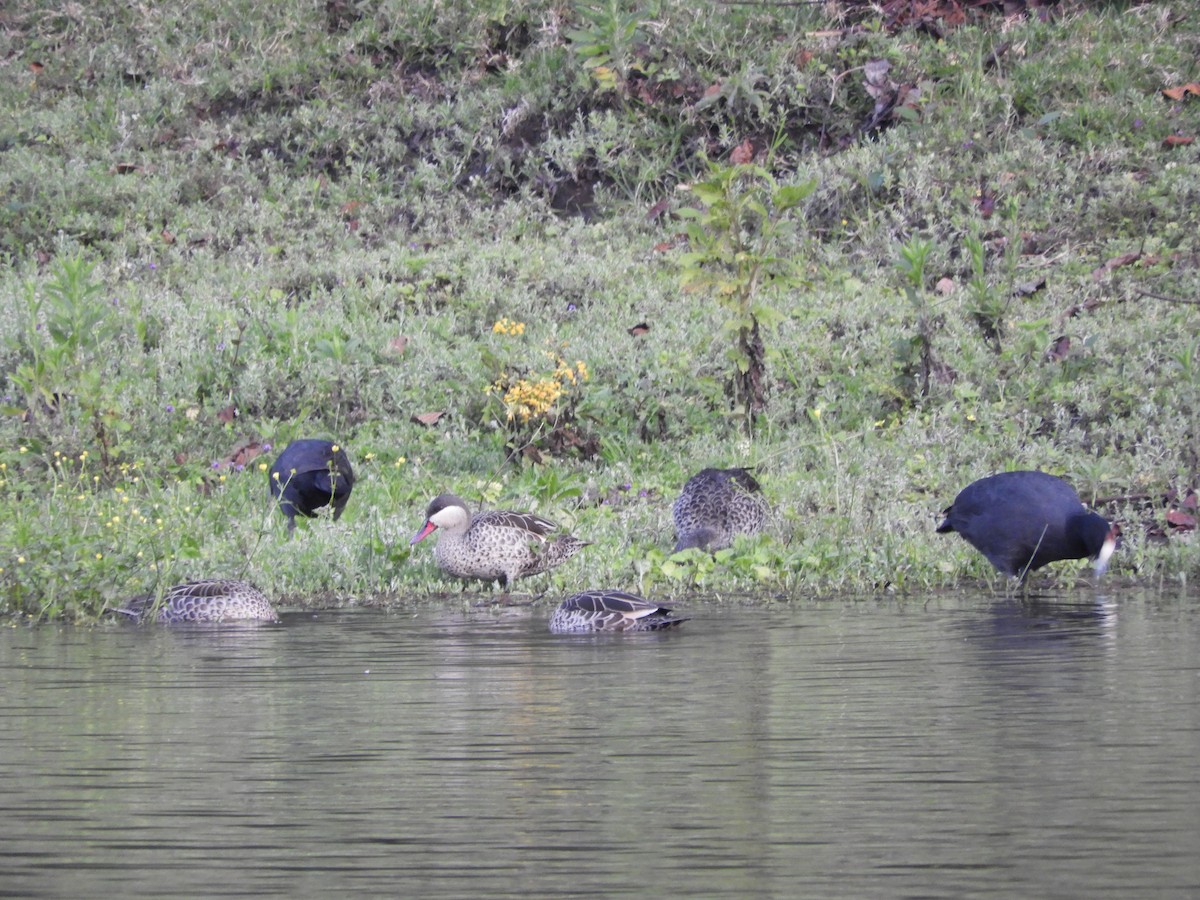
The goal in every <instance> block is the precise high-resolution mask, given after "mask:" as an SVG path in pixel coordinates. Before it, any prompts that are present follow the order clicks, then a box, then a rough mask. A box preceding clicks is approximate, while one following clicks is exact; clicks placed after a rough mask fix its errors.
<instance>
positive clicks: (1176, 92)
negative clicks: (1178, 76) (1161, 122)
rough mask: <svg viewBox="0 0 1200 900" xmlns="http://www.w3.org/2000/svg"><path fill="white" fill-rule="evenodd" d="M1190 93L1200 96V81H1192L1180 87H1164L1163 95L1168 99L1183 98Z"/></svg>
mask: <svg viewBox="0 0 1200 900" xmlns="http://www.w3.org/2000/svg"><path fill="white" fill-rule="evenodd" d="M1188 94H1196V95H1197V96H1200V82H1197V81H1192V82H1189V83H1188V84H1181V85H1179V87H1173V88H1163V96H1164V97H1166V98H1167V99H1168V100H1182V99H1183V98H1184V97H1186V96H1187V95H1188Z"/></svg>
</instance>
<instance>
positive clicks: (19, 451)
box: [17, 446, 29, 453]
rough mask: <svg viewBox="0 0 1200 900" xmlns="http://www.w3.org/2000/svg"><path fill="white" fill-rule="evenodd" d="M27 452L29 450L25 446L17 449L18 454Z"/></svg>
mask: <svg viewBox="0 0 1200 900" xmlns="http://www.w3.org/2000/svg"><path fill="white" fill-rule="evenodd" d="M28 451H29V448H28V447H26V446H20V447H18V448H17V452H18V453H27V452H28Z"/></svg>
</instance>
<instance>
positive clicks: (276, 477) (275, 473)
mask: <svg viewBox="0 0 1200 900" xmlns="http://www.w3.org/2000/svg"><path fill="white" fill-rule="evenodd" d="M271 477H272V478H274V479H275V480H276V481H278V480H279V473H278V472H272V473H271Z"/></svg>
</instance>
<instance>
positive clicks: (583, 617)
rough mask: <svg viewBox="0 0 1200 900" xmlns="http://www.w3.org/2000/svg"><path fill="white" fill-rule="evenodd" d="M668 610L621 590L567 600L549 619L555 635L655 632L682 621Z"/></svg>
mask: <svg viewBox="0 0 1200 900" xmlns="http://www.w3.org/2000/svg"><path fill="white" fill-rule="evenodd" d="M686 621H687V619H677V618H675V617H674V616H673V615H672V614H671V610H670V609H669V608H667V607H665V606H659V605H658V604H657V603H651V602H650V601H649V600H644V599H642V598H641V597H638V596H637V595H635V594H627V593H625V592H624V591H584V592H583V593H582V594H576V595H575V596H573V597H568V598H567V599H566V600H564V601H563V602H562V603H560V604H559V606H558V609H556V610H554V614H553V615H551V616H550V630H551V631H553V632H554V633H555V634H581V633H586V632H593V631H659V630H661V629H663V628H670V627H671V626H673V625H679V624H681V623H683V622H686Z"/></svg>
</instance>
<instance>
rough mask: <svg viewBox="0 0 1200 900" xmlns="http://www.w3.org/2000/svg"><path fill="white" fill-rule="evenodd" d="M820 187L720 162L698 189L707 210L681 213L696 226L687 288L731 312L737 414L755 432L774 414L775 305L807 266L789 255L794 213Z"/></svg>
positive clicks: (683, 265) (685, 261) (685, 270)
mask: <svg viewBox="0 0 1200 900" xmlns="http://www.w3.org/2000/svg"><path fill="white" fill-rule="evenodd" d="M816 187H817V182H816V180H815V179H810V180H809V181H805V182H803V183H801V184H789V185H780V184H778V182H777V181H776V180H775V178H774V177H773V176H772V175H771V173H770V172H769V171H767V170H766V169H765V168H763V167H762V166H759V165H754V164H734V165H723V164H718V163H714V164H712V165H711V166H710V168H709V172H708V176H707V177H706V178H704V179H703V180H701V181H698V182H696V183H695V184H693V185H692V193H693V194H694V195H695V197H696V198H697V199H698V200H699V201H700V202H701V203H702V204H703V207H702V208H699V209H694V208H686V209H682V210H680V211H679V214H680V216H682V217H683V218H685V219H687V220H688V221H687V224H686V229H687V237H688V246H689V252H687V253H685V254H684V255H683V256H682V257H681V259H680V263H679V264H680V269H681V276H680V277H681V281H682V284H683V288H684V290H689V291H697V290H704V291H711V292H712V294H713V295H714V296H715V297H716V299H717V302H718V303H720V305H721V307H722V308H723V309H724V310H725V311H726V313H728V318H727V319H726V320H725V322H724V323H723V325H722V331H723V332H724V333H725V334H726V335H727V336H729V337H730V338H732V346H730V348H729V349H728V350H727V351H726V356H727V357H728V359H729V360H730V362H731V363H733V368H734V371H733V375H732V378H731V380H732V386H733V390H732V394H733V398H734V408H735V410H736V411H737V412H738V413H739V414H740V415H741V416H742V419H743V424H744V426H745V428H746V431H747V432H748V433H749V432H752V431H753V427H754V420H755V416H756V415H757V414H758V413H759V412H761V411H762V410H763V409H765V408H766V402H767V366H766V346H765V344H764V342H763V332H764V331H766V332H771V331H774V329H775V328H776V327H777V325H778V324H779V322H780V320H781V318H782V316H781V314H780V312H779V310H778V309H777V308H776V307H775V306H774V305H773V303H772V301H773V299H774V297H775V296H776V295H777V294H778V292H779V291H781V290H784V289H786V288H789V287H794V286H796V285H798V284H800V283H801V278H800V274H799V271H800V270H799V267H798V266H797V265H796V263H795V261H794V260H793V259H791V258H790V257H787V256H784V255H783V249H782V248H783V247H784V246H785V244H787V245H789V246H794V241H789V240H788V238H790V237H791V236H792V234H793V231H794V227H795V225H794V221H793V219H792V217H791V213H792V211H793V210H795V209H796V208H797V207H798V206H799V205H800V204H801V203H802V202H803V201H804V200H805V198H807V197H808V196H809V195H810V194H811V193H812V192H813V191H814V190H816Z"/></svg>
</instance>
